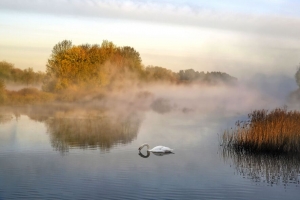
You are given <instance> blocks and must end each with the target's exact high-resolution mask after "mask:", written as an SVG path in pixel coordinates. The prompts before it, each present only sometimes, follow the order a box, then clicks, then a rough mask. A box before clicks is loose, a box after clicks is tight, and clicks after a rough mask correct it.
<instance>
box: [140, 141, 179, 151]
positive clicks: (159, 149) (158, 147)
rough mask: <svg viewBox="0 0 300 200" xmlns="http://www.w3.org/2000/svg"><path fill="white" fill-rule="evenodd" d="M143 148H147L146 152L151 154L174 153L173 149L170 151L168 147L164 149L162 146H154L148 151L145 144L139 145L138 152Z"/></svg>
mask: <svg viewBox="0 0 300 200" xmlns="http://www.w3.org/2000/svg"><path fill="white" fill-rule="evenodd" d="M145 146H146V147H147V151H150V152H153V153H173V151H174V150H173V149H170V148H169V147H164V146H156V147H154V148H152V149H149V148H150V146H149V145H148V144H147V143H145V144H143V145H141V146H140V147H139V151H140V150H141V149H142V148H144V147H145Z"/></svg>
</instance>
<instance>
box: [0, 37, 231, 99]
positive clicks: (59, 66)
mask: <svg viewBox="0 0 300 200" xmlns="http://www.w3.org/2000/svg"><path fill="white" fill-rule="evenodd" d="M236 81H237V79H236V78H234V77H232V76H230V75H228V74H226V73H223V72H207V73H204V72H198V71H195V70H193V69H187V70H180V71H179V72H177V73H176V72H173V71H171V70H169V69H166V68H163V67H159V66H147V67H145V66H144V65H143V63H142V59H141V57H140V54H139V52H138V51H136V50H135V49H134V48H133V47H130V46H117V45H115V44H114V43H113V42H110V41H107V40H104V41H103V42H102V44H101V45H98V44H93V45H91V44H81V45H74V44H72V41H70V40H63V41H61V42H59V43H57V44H56V45H54V47H53V49H52V52H51V54H50V56H49V59H48V60H47V63H46V72H45V73H44V72H34V71H33V69H32V68H27V69H24V70H21V69H18V68H15V67H14V65H13V64H11V63H8V62H6V61H2V62H0V93H1V94H0V103H1V101H2V102H3V101H5V99H10V100H9V101H10V102H14V101H11V99H12V98H13V99H16V102H19V101H20V99H22V98H23V101H24V99H25V96H26V95H27V96H28V95H29V96H28V98H27V99H28V101H31V100H30V99H33V98H34V97H36V96H38V95H40V96H39V98H38V99H41V100H44V99H53V98H54V97H53V95H54V96H55V95H56V96H55V98H54V99H59V100H68V101H74V98H73V97H74V96H72V95H73V94H74V93H77V94H78V95H79V93H80V92H85V91H86V92H87V91H88V90H87V89H91V88H93V89H95V88H97V89H101V90H105V89H106V90H107V91H109V89H112V88H113V89H114V88H120V87H127V85H126V84H128V83H133V82H134V83H138V84H149V83H161V82H168V83H172V84H190V83H197V84H207V85H216V84H220V83H222V84H234V83H235V82H236ZM11 83H14V84H22V85H27V86H30V85H35V84H38V85H42V91H41V93H38V92H37V90H36V89H35V90H28V89H27V90H22V91H20V92H19V93H16V92H13V91H7V90H6V88H5V85H6V84H11ZM68 92H69V93H68ZM21 93H22V94H21ZM46 93H49V94H53V95H52V98H50V96H49V95H47V94H46ZM72 93H73V94H72ZM25 94H26V95H25ZM78 95H77V96H78ZM23 101H20V102H23ZM26 102H27V100H26Z"/></svg>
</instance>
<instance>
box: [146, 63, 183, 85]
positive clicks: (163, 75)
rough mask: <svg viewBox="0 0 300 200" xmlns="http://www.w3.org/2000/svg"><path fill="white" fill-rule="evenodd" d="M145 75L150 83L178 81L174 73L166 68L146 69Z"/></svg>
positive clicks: (150, 67) (149, 67)
mask: <svg viewBox="0 0 300 200" xmlns="http://www.w3.org/2000/svg"><path fill="white" fill-rule="evenodd" d="M146 75H147V79H148V80H150V81H168V82H175V81H177V79H178V78H177V75H176V73H174V72H172V71H171V70H168V69H166V68H163V67H158V66H155V67H153V66H148V67H146Z"/></svg>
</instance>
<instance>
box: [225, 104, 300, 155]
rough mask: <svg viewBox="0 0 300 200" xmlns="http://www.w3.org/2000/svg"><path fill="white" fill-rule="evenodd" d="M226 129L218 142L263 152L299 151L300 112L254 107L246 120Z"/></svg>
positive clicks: (231, 146)
mask: <svg viewBox="0 0 300 200" xmlns="http://www.w3.org/2000/svg"><path fill="white" fill-rule="evenodd" d="M235 125H236V127H235V128H234V129H231V130H230V131H229V130H226V131H225V132H224V134H223V136H222V143H223V144H222V145H223V146H226V147H230V148H234V149H236V150H243V151H244V150H245V151H250V152H263V153H292V152H293V153H299V152H300V112H299V111H287V109H286V108H276V109H274V110H272V111H268V110H264V109H262V110H255V111H253V112H251V113H250V114H248V120H247V121H237V122H236V124H235Z"/></svg>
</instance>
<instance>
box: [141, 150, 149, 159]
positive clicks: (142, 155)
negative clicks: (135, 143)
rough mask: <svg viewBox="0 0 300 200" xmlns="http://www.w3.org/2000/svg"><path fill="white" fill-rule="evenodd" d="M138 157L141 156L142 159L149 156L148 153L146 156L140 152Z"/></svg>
mask: <svg viewBox="0 0 300 200" xmlns="http://www.w3.org/2000/svg"><path fill="white" fill-rule="evenodd" d="M139 156H141V157H142V158H148V157H149V156H150V152H149V151H147V155H146V156H145V155H144V154H142V152H139Z"/></svg>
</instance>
